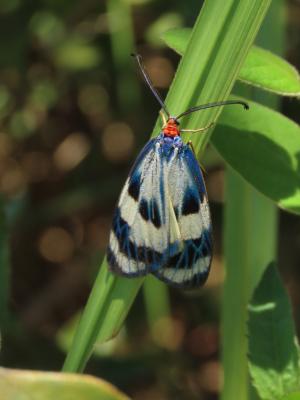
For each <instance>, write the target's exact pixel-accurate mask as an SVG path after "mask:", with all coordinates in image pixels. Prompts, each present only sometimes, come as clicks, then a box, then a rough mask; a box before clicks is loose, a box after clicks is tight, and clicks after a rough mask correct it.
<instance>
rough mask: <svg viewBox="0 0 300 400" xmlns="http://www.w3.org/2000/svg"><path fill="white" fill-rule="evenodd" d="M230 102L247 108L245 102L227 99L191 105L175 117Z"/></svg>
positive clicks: (225, 104)
mask: <svg viewBox="0 0 300 400" xmlns="http://www.w3.org/2000/svg"><path fill="white" fill-rule="evenodd" d="M230 104H240V105H242V106H243V107H244V108H245V110H249V105H248V104H247V103H245V102H244V101H238V100H237V101H235V100H228V101H217V102H216V103H208V104H203V105H202V106H196V107H192V108H189V109H188V110H186V111H184V112H183V113H181V114H179V115H178V116H177V117H176V119H179V118H181V117H183V116H184V115H188V114H191V113H193V112H195V111H199V110H204V109H205V108H212V107H218V106H227V105H230Z"/></svg>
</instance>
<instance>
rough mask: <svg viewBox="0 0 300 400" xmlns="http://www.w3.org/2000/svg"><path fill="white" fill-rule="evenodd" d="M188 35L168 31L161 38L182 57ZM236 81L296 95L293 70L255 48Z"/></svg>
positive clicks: (298, 81)
mask: <svg viewBox="0 0 300 400" xmlns="http://www.w3.org/2000/svg"><path fill="white" fill-rule="evenodd" d="M190 36H191V29H190V28H182V29H172V30H170V31H167V32H165V33H164V34H163V35H162V39H163V40H164V41H165V43H166V44H167V45H168V46H169V47H171V48H172V49H173V50H175V51H176V52H177V53H178V54H180V55H183V54H184V52H185V49H186V47H187V45H188V42H189V40H190ZM238 79H239V80H241V81H242V82H244V83H248V84H250V85H254V86H257V87H259V88H261V89H264V90H268V91H270V92H274V93H277V94H280V95H282V96H299V94H300V77H299V74H298V72H297V70H296V69H295V68H294V67H293V66H292V65H291V64H289V63H288V62H287V61H285V60H284V59H282V58H281V57H278V56H276V55H275V54H273V53H271V52H270V51H267V50H264V49H262V48H260V47H256V46H253V47H252V48H251V49H250V51H249V53H248V55H247V58H246V60H245V62H244V64H243V66H242V68H241V69H240V72H239V76H238Z"/></svg>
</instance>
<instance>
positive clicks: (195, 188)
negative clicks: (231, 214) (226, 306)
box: [152, 145, 212, 289]
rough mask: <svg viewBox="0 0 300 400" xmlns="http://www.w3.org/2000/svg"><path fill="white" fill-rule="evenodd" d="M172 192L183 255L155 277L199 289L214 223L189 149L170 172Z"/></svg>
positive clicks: (209, 254) (174, 257)
mask: <svg viewBox="0 0 300 400" xmlns="http://www.w3.org/2000/svg"><path fill="white" fill-rule="evenodd" d="M169 188H170V196H171V202H172V205H173V207H174V215H175V218H176V222H174V223H177V224H178V229H179V231H180V235H181V244H180V248H181V251H178V252H176V254H173V255H170V256H169V257H167V261H166V262H165V263H164V265H163V267H162V268H160V269H158V270H156V271H152V273H153V274H154V275H155V276H157V277H158V278H159V279H161V280H163V281H165V282H167V283H168V284H170V285H171V286H175V287H181V288H186V289H188V288H193V287H197V286H200V285H202V284H203V283H204V282H205V280H206V279H207V276H208V273H209V269H210V264H211V258H212V233H211V220H210V213H209V207H208V203H207V195H206V189H205V185H204V181H203V177H202V172H201V169H200V167H199V164H198V162H197V160H196V159H195V157H194V154H193V153H192V152H191V150H190V149H189V147H188V146H186V145H185V146H184V147H183V148H182V151H180V152H179V153H178V157H177V158H176V160H175V162H174V163H173V165H172V168H171V170H170V173H169ZM169 247H170V248H171V247H172V243H170V244H169ZM164 258H165V257H164Z"/></svg>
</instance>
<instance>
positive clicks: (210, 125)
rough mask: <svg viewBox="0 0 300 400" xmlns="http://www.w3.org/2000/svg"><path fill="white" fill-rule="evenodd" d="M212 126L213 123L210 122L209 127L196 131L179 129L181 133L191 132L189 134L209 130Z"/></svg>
mask: <svg viewBox="0 0 300 400" xmlns="http://www.w3.org/2000/svg"><path fill="white" fill-rule="evenodd" d="M214 124H215V123H214V122H211V123H210V124H209V125H207V126H204V127H203V128H198V129H181V132H191V133H196V132H203V131H206V130H207V129H210V128H211V127H212V126H213V125H214Z"/></svg>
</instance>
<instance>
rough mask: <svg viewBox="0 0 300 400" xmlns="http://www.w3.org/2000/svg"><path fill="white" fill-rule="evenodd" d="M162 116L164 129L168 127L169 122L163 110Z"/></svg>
mask: <svg viewBox="0 0 300 400" xmlns="http://www.w3.org/2000/svg"><path fill="white" fill-rule="evenodd" d="M159 113H160V116H161V119H162V121H163V128H164V127H165V126H166V125H167V120H166V116H165V114H164V113H163V112H162V110H160V112H159Z"/></svg>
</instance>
